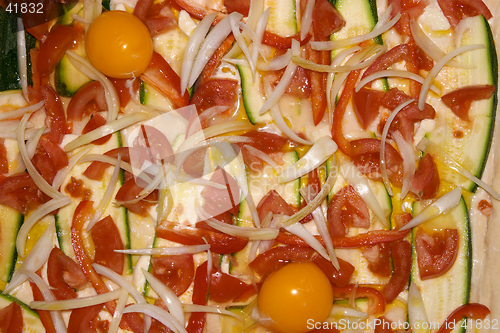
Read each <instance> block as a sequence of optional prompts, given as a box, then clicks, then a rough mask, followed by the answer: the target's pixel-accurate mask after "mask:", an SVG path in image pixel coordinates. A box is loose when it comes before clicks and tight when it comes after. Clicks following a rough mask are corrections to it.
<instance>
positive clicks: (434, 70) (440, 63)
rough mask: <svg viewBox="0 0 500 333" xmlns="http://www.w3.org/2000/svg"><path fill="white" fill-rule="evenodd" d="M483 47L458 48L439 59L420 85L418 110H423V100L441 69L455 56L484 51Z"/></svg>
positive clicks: (468, 46)
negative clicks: (479, 50)
mask: <svg viewBox="0 0 500 333" xmlns="http://www.w3.org/2000/svg"><path fill="white" fill-rule="evenodd" d="M484 47H485V46H484V45H466V46H462V47H459V48H457V49H455V50H453V51H451V52H450V53H448V54H447V55H445V56H444V57H443V58H441V59H440V60H439V61H438V62H437V63H436V64H435V65H434V67H432V69H431V71H430V72H429V74H427V77H426V78H425V80H424V83H423V84H422V90H421V91H420V96H419V98H418V108H419V109H420V110H423V109H424V106H425V100H426V99H427V94H428V92H429V88H430V86H431V83H432V81H434V79H435V78H436V76H437V75H438V73H439V72H440V71H441V69H442V68H443V67H444V66H445V65H446V64H447V63H448V62H449V61H450V60H451V59H453V58H455V57H456V56H458V55H460V54H462V53H465V52H469V51H473V50H478V49H484Z"/></svg>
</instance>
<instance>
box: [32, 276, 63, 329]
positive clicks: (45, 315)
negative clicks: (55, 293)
mask: <svg viewBox="0 0 500 333" xmlns="http://www.w3.org/2000/svg"><path fill="white" fill-rule="evenodd" d="M30 287H31V291H32V292H33V300H34V301H45V298H44V297H43V295H42V292H41V291H40V289H38V287H37V285H36V284H34V283H33V282H31V281H30ZM37 312H38V315H39V316H40V321H41V322H42V325H43V327H44V328H45V332H46V333H57V332H56V329H55V328H54V323H53V322H52V317H51V316H50V311H47V310H38V311H37Z"/></svg>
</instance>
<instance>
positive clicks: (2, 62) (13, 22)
mask: <svg viewBox="0 0 500 333" xmlns="http://www.w3.org/2000/svg"><path fill="white" fill-rule="evenodd" d="M16 27H17V18H16V16H14V15H11V14H9V13H7V12H6V11H5V10H3V9H2V8H0V91H5V90H16V89H20V88H21V79H20V77H19V66H18V64H17V34H16ZM24 36H25V39H26V52H27V54H26V55H27V64H28V73H27V74H28V84H32V81H31V56H30V53H29V50H31V49H32V48H34V47H35V42H36V39H35V37H33V36H31V35H30V34H29V33H27V32H25V33H24Z"/></svg>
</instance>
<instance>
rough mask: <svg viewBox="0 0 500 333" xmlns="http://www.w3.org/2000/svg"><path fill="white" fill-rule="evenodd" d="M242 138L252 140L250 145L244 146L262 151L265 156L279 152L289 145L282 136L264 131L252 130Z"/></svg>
mask: <svg viewBox="0 0 500 333" xmlns="http://www.w3.org/2000/svg"><path fill="white" fill-rule="evenodd" d="M244 136H246V137H249V138H251V139H252V141H251V142H250V143H245V144H246V145H250V146H252V147H254V148H257V149H259V150H262V151H263V152H264V153H266V154H269V153H273V152H279V151H281V150H283V149H284V148H285V147H286V146H287V144H288V143H289V141H288V139H286V138H284V137H283V136H281V135H278V134H274V133H271V132H265V131H257V130H252V131H249V132H247V133H245V134H244Z"/></svg>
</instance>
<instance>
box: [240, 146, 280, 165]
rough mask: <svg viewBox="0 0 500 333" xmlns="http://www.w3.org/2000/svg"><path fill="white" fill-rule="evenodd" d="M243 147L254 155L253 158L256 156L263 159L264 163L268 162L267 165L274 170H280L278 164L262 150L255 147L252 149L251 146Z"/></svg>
mask: <svg viewBox="0 0 500 333" xmlns="http://www.w3.org/2000/svg"><path fill="white" fill-rule="evenodd" d="M243 147H245V149H246V150H248V152H249V153H250V154H252V155H253V156H255V157H257V158H259V159H261V160H262V161H264V162H266V163H267V164H269V165H270V166H271V167H272V168H273V169H274V170H278V169H279V166H278V163H276V161H274V160H273V158H272V157H271V156H269V155H268V154H266V153H264V152H263V151H262V150H260V149H257V148H255V147H252V146H250V145H244V146H243Z"/></svg>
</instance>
